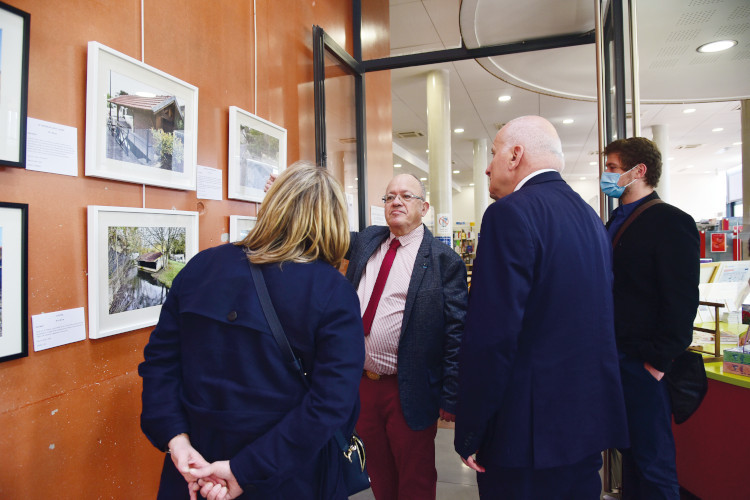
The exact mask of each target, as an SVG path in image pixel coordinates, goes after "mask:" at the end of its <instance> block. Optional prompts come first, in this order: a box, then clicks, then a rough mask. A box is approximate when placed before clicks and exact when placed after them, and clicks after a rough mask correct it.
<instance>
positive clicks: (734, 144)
mask: <svg viewBox="0 0 750 500" xmlns="http://www.w3.org/2000/svg"><path fill="white" fill-rule="evenodd" d="M732 146H742V141H739V142H733V143H732Z"/></svg>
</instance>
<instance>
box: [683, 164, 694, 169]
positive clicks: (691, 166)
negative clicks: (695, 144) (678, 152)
mask: <svg viewBox="0 0 750 500" xmlns="http://www.w3.org/2000/svg"><path fill="white" fill-rule="evenodd" d="M694 166H695V165H688V166H687V167H685V169H688V168H693V167H694Z"/></svg>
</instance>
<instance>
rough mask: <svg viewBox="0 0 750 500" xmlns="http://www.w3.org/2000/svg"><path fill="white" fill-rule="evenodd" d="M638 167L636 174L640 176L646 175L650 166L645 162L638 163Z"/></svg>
mask: <svg viewBox="0 0 750 500" xmlns="http://www.w3.org/2000/svg"><path fill="white" fill-rule="evenodd" d="M636 167H638V170H636V174H638V178H639V179H640V178H643V177H646V172H647V171H648V167H647V166H646V164H645V163H639V164H638V165H636Z"/></svg>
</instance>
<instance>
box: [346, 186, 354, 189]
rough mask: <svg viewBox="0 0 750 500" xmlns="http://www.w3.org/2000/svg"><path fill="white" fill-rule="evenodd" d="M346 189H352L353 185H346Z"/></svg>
mask: <svg viewBox="0 0 750 500" xmlns="http://www.w3.org/2000/svg"><path fill="white" fill-rule="evenodd" d="M346 187H347V188H348V189H354V186H346Z"/></svg>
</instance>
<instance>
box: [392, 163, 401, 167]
mask: <svg viewBox="0 0 750 500" xmlns="http://www.w3.org/2000/svg"><path fill="white" fill-rule="evenodd" d="M393 168H401V164H400V163H396V164H394V165H393Z"/></svg>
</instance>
